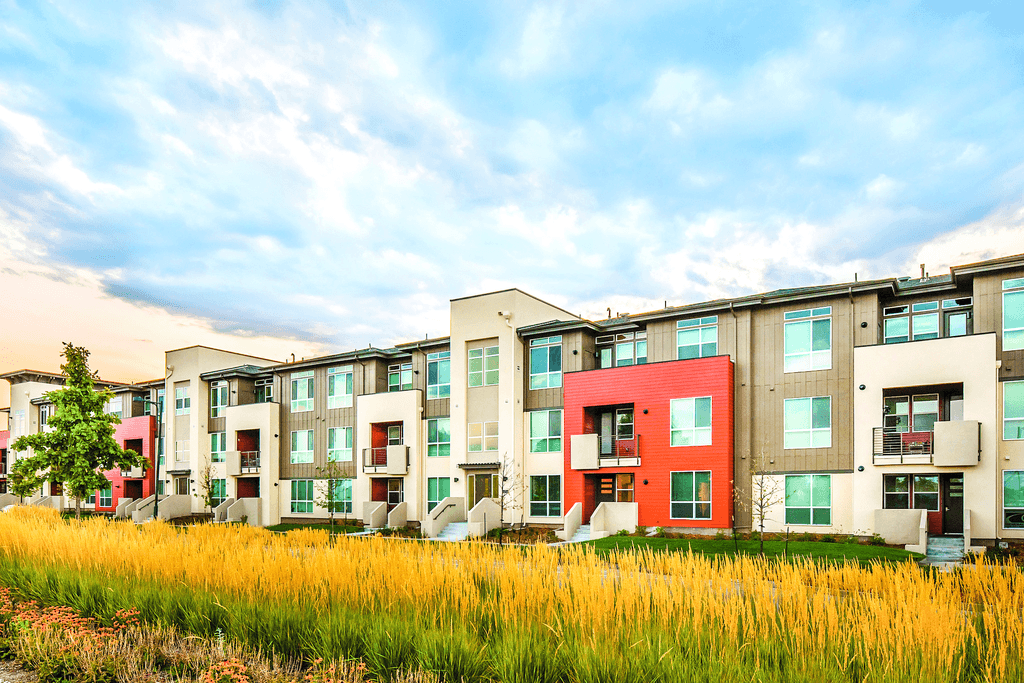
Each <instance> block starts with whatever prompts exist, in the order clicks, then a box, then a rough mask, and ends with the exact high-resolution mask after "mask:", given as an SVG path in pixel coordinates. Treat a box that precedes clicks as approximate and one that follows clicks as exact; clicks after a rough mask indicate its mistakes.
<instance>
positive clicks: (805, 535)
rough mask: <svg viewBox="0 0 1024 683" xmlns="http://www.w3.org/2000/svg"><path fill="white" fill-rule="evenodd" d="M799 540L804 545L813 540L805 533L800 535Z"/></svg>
mask: <svg viewBox="0 0 1024 683" xmlns="http://www.w3.org/2000/svg"><path fill="white" fill-rule="evenodd" d="M800 540H801V541H803V542H804V543H809V542H810V541H813V540H814V537H813V536H812V535H811V534H810V533H809V532H807V531H805V532H803V533H802V534H800Z"/></svg>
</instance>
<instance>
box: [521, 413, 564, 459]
mask: <svg viewBox="0 0 1024 683" xmlns="http://www.w3.org/2000/svg"><path fill="white" fill-rule="evenodd" d="M553 413H557V417H558V420H557V424H553V423H552V417H553V415H552V414H553ZM527 414H528V415H529V420H528V422H529V430H530V452H531V453H561V452H562V432H563V424H562V409H561V408H553V409H546V410H531V411H529V413H527ZM541 416H543V419H541ZM535 418H536V419H535ZM535 426H536V427H537V429H538V430H540V432H543V435H542V436H540V435H537V434H535V432H534V427H535ZM553 430H554V431H553ZM552 442H557V444H554V446H556V447H554V448H553V447H552V445H553V444H552Z"/></svg>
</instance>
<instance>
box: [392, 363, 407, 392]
mask: <svg viewBox="0 0 1024 683" xmlns="http://www.w3.org/2000/svg"><path fill="white" fill-rule="evenodd" d="M409 389H412V363H396V364H395V365H391V366H388V391H407V390H409Z"/></svg>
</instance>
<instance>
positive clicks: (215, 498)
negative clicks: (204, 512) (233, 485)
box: [210, 479, 228, 508]
mask: <svg viewBox="0 0 1024 683" xmlns="http://www.w3.org/2000/svg"><path fill="white" fill-rule="evenodd" d="M227 499H228V480H227V479H211V480H210V507H211V508H215V507H217V506H218V505H220V504H221V503H223V502H224V501H225V500H227Z"/></svg>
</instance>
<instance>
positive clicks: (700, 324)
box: [676, 315, 718, 360]
mask: <svg viewBox="0 0 1024 683" xmlns="http://www.w3.org/2000/svg"><path fill="white" fill-rule="evenodd" d="M687 332H696V333H697V343H696V344H683V343H682V336H683V334H685V333H687ZM706 332H710V333H713V336H714V340H713V341H705V339H704V335H705V333H706ZM708 346H714V348H713V349H710V353H705V347H708ZM684 348H696V350H697V354H696V355H684V354H683V349H684ZM717 355H718V316H717V315H709V316H705V317H703V318H690V319H687V320H678V321H676V360H693V359H694V358H710V357H712V356H717Z"/></svg>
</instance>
